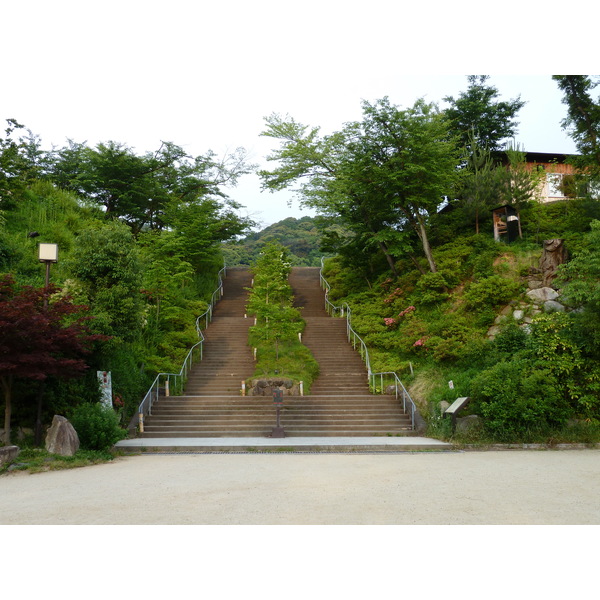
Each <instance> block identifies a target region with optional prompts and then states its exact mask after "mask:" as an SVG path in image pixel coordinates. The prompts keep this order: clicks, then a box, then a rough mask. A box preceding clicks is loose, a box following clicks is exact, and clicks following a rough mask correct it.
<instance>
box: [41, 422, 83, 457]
mask: <svg viewBox="0 0 600 600" xmlns="http://www.w3.org/2000/svg"><path fill="white" fill-rule="evenodd" d="M46 450H47V451H48V452H50V453H52V454H60V455H61V456H73V454H75V452H77V450H79V436H78V435H77V432H76V431H75V428H74V427H73V425H71V423H69V421H68V420H67V419H65V417H61V416H60V415H54V419H52V425H51V426H50V429H48V433H47V435H46Z"/></svg>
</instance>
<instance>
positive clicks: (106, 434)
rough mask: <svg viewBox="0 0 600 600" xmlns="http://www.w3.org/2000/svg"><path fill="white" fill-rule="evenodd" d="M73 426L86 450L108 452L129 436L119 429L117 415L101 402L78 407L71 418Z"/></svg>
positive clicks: (82, 446)
mask: <svg viewBox="0 0 600 600" xmlns="http://www.w3.org/2000/svg"><path fill="white" fill-rule="evenodd" d="M71 424H72V425H73V427H74V428H75V431H76V432H77V435H78V436H79V443H80V444H81V448H82V449H84V450H108V449H109V448H110V447H111V446H113V445H114V444H115V443H116V442H118V441H119V440H122V439H123V438H124V437H125V436H126V435H127V432H126V431H124V430H123V429H121V428H120V427H119V417H118V415H117V413H116V412H115V411H114V410H113V409H112V408H109V407H107V406H104V405H103V404H100V403H99V402H96V403H93V404H82V405H80V406H78V407H77V408H76V409H75V411H74V412H73V414H72V416H71Z"/></svg>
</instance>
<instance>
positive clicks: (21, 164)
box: [0, 119, 47, 208]
mask: <svg viewBox="0 0 600 600" xmlns="http://www.w3.org/2000/svg"><path fill="white" fill-rule="evenodd" d="M24 130H25V126H24V125H21V123H18V122H17V121H16V120H15V119H7V120H6V129H5V130H4V135H5V137H4V138H0V208H6V207H10V206H11V204H12V203H13V202H15V201H16V200H17V199H18V198H19V197H20V192H22V190H23V189H24V187H25V186H26V185H27V184H28V183H30V182H31V181H33V180H34V179H36V178H37V177H39V176H41V175H42V174H43V172H44V169H45V167H46V158H47V157H46V153H44V152H43V151H42V150H41V148H40V142H39V138H38V137H37V136H35V135H34V134H33V133H32V132H31V131H29V130H26V131H27V134H26V135H25V134H24V133H23V131H24Z"/></svg>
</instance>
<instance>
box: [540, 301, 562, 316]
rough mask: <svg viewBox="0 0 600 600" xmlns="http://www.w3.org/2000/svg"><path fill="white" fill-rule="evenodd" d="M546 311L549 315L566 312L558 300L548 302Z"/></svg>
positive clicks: (545, 305) (545, 306) (545, 303)
mask: <svg viewBox="0 0 600 600" xmlns="http://www.w3.org/2000/svg"><path fill="white" fill-rule="evenodd" d="M544 311H545V312H547V313H553V312H565V307H564V306H563V305H562V304H561V303H560V302H557V301H556V300H548V301H546V302H544Z"/></svg>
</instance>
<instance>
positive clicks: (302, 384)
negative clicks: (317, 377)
mask: <svg viewBox="0 0 600 600" xmlns="http://www.w3.org/2000/svg"><path fill="white" fill-rule="evenodd" d="M300 395H301V396H304V381H301V382H300Z"/></svg>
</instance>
